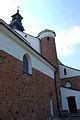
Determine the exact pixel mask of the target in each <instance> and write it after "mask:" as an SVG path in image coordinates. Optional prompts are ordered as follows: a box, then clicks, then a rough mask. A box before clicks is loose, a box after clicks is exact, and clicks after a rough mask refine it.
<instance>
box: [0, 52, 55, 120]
mask: <svg viewBox="0 0 80 120" xmlns="http://www.w3.org/2000/svg"><path fill="white" fill-rule="evenodd" d="M51 92H52V98H53V108H54V115H56V114H57V113H56V111H57V103H56V92H55V83H54V80H53V79H52V78H50V77H48V76H47V75H45V74H43V73H42V72H40V71H38V70H36V69H34V68H32V75H29V74H25V73H23V72H22V61H20V60H18V59H16V58H15V57H13V56H11V55H9V54H8V53H6V52H4V51H0V120H51V114H50V109H49V108H50V94H51Z"/></svg>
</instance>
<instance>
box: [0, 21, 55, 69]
mask: <svg viewBox="0 0 80 120" xmlns="http://www.w3.org/2000/svg"><path fill="white" fill-rule="evenodd" d="M0 24H2V25H3V26H4V27H6V28H7V29H8V30H9V31H10V32H12V33H13V34H14V35H15V36H17V37H18V38H19V39H20V40H21V41H22V42H23V43H24V44H26V45H27V46H28V47H29V48H30V49H31V50H32V51H34V53H35V54H37V55H38V56H39V57H41V58H42V59H43V60H44V61H46V62H47V64H49V65H50V66H52V67H53V68H54V69H55V70H56V67H55V66H54V65H53V64H51V63H50V62H49V61H48V60H47V59H46V58H44V57H43V56H42V55H41V54H39V53H38V52H37V51H36V50H35V49H33V48H32V47H31V46H30V44H29V43H28V42H26V41H25V39H24V38H23V37H22V36H21V35H20V34H18V33H17V32H16V31H15V30H14V29H12V28H11V27H10V26H9V25H8V24H7V23H6V22H4V21H3V20H2V19H0Z"/></svg>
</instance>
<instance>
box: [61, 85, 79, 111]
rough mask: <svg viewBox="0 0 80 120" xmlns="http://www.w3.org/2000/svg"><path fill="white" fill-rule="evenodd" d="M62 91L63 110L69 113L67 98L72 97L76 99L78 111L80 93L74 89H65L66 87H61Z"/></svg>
mask: <svg viewBox="0 0 80 120" xmlns="http://www.w3.org/2000/svg"><path fill="white" fill-rule="evenodd" d="M60 91H61V99H62V109H63V110H68V111H69V108H68V102H67V97H70V96H74V97H75V101H76V105H77V109H80V91H76V90H72V89H68V88H64V87H61V88H60Z"/></svg>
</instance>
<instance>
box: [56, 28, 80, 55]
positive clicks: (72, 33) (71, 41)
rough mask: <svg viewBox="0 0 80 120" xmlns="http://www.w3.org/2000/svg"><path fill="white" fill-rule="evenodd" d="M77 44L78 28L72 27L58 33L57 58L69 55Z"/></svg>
mask: <svg viewBox="0 0 80 120" xmlns="http://www.w3.org/2000/svg"><path fill="white" fill-rule="evenodd" d="M78 43H79V44H80V26H73V27H71V28H69V29H68V30H65V31H58V32H57V36H56V46H57V52H58V56H63V55H64V56H65V55H69V54H71V53H72V52H74V47H75V45H76V44H78Z"/></svg>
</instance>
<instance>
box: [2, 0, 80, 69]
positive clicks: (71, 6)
mask: <svg viewBox="0 0 80 120" xmlns="http://www.w3.org/2000/svg"><path fill="white" fill-rule="evenodd" d="M18 6H20V14H21V15H22V16H23V18H24V19H23V22H22V23H23V26H24V28H25V32H27V33H29V34H31V35H34V36H37V35H38V33H39V32H40V31H41V30H43V29H51V30H53V31H55V32H56V46H57V51H58V58H59V59H60V60H61V61H62V62H63V63H64V64H66V65H69V66H71V67H74V68H78V69H80V0H7V2H5V0H2V1H1V3H0V18H1V19H3V20H4V21H6V22H7V23H9V22H10V21H11V17H10V16H11V15H13V14H14V13H16V10H17V7H18Z"/></svg>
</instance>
